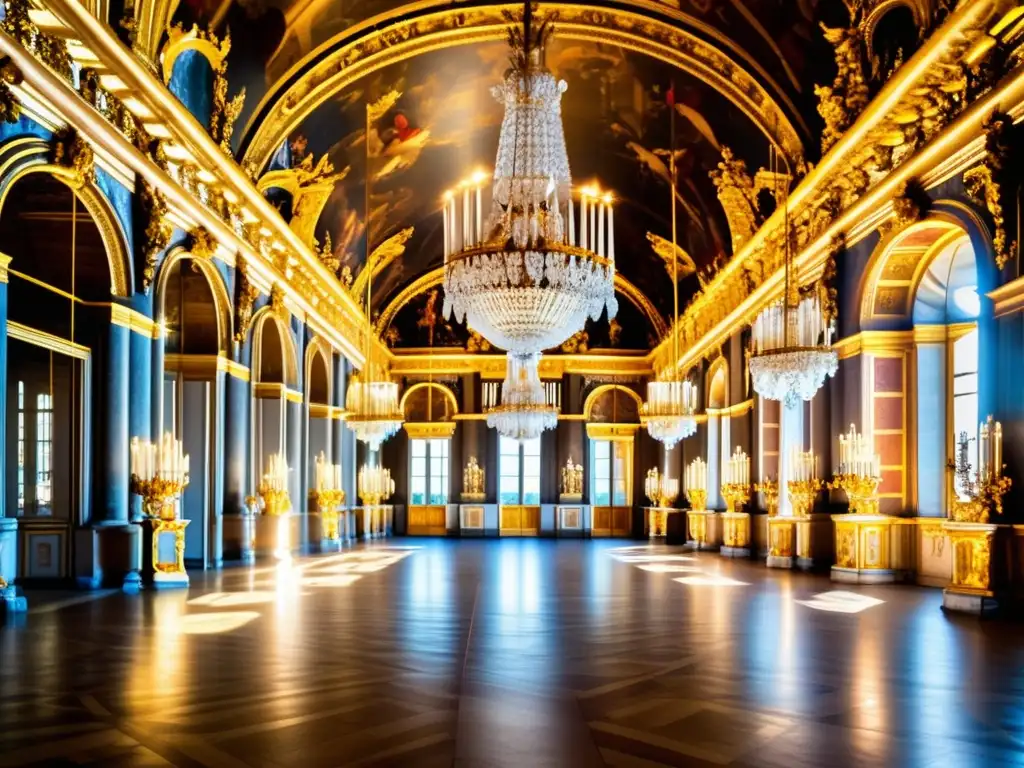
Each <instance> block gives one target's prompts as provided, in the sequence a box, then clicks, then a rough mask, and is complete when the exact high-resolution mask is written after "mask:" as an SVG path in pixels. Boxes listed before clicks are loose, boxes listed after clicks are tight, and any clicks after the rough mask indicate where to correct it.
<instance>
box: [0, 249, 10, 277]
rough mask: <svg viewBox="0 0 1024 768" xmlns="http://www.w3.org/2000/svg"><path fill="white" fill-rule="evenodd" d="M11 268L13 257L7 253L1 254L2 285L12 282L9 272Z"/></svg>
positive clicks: (0, 271)
mask: <svg viewBox="0 0 1024 768" xmlns="http://www.w3.org/2000/svg"><path fill="white" fill-rule="evenodd" d="M10 266H11V257H10V256H8V255H7V254H6V253H0V283H4V284H6V283H7V282H8V281H9V280H10V275H9V274H8V270H9V269H10Z"/></svg>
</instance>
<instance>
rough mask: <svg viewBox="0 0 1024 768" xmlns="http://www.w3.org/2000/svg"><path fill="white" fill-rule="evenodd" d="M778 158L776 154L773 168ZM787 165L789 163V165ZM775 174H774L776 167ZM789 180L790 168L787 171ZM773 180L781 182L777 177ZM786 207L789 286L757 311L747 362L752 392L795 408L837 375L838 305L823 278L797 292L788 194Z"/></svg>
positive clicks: (787, 280)
mask: <svg viewBox="0 0 1024 768" xmlns="http://www.w3.org/2000/svg"><path fill="white" fill-rule="evenodd" d="M776 158H777V155H776V154H775V152H774V148H773V151H772V160H773V163H772V164H773V165H776V164H777V159H776ZM787 165H788V164H787ZM773 170H775V169H774V168H773ZM786 173H787V176H788V174H789V169H788V167H787V169H786ZM775 178H776V179H779V178H781V175H780V174H778V173H776V174H775ZM786 201H787V202H786V203H784V206H785V207H784V209H783V213H784V217H783V221H784V224H783V233H784V237H783V240H784V242H785V245H784V248H785V284H784V289H783V295H782V298H781V299H778V300H776V301H774V302H772V303H771V304H769V305H768V306H767V307H765V308H764V309H762V310H761V312H760V313H758V315H757V317H756V318H755V320H754V323H753V325H752V326H751V332H752V339H751V347H752V349H751V355H750V362H749V364H748V365H749V369H750V378H751V383H752V384H753V386H754V391H755V392H757V394H759V395H760V396H761V397H764V398H766V399H768V400H779V401H781V402H782V403H784V404H785V405H786V406H792V405H795V404H796V403H798V402H800V401H802V400H810V399H811V398H812V397H814V394H815V393H816V392H817V391H818V390H819V389H821V385H822V384H824V383H825V379H826V377H829V376H833V375H835V372H836V370H837V369H838V367H839V357H838V355H836V352H835V350H834V349H832V332H833V324H832V321H833V318H834V316H835V307H834V302H833V301H832V300H831V299H830V298H829V296H828V291H827V289H826V288H825V286H824V283H825V277H823V278H822V280H821V281H819V283H818V284H817V285H815V286H813V287H811V288H809V289H807V290H801V289H800V288H799V281H798V280H797V275H796V274H794V272H795V268H794V266H793V263H792V262H793V257H792V254H791V252H790V247H789V207H788V196H787V198H786Z"/></svg>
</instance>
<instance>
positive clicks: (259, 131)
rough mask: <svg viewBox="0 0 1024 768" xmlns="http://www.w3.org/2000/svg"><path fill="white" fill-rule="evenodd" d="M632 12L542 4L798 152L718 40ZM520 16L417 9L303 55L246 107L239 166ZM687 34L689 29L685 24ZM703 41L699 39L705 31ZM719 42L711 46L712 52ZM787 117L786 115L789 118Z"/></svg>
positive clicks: (500, 9)
mask: <svg viewBox="0 0 1024 768" xmlns="http://www.w3.org/2000/svg"><path fill="white" fill-rule="evenodd" d="M635 7H636V9H637V10H636V11H633V10H624V9H615V10H610V9H603V8H595V7H593V6H584V5H573V4H569V3H557V2H556V3H548V4H545V6H544V9H545V10H546V11H551V12H554V13H557V14H558V23H557V26H558V35H559V37H560V38H562V39H566V40H585V41H590V42H596V43H603V44H608V45H616V46H620V47H622V48H626V49H629V50H632V51H636V52H638V53H641V54H644V55H647V56H651V57H654V58H656V59H660V60H662V61H664V62H666V63H668V64H670V65H672V66H675V67H678V68H679V69H681V70H683V71H686V72H688V73H690V74H692V75H693V76H694V77H696V78H698V79H700V80H702V81H704V82H706V83H708V84H709V85H710V86H711V87H712V88H714V89H715V90H717V91H718V92H719V93H721V94H722V95H723V96H725V97H726V98H728V99H729V100H730V101H732V102H733V103H734V104H735V105H736V106H737V107H738V108H739V109H740V110H741V111H743V113H744V114H746V115H747V117H748V118H750V120H751V122H753V123H754V124H755V125H756V126H758V128H759V129H760V130H761V131H762V132H763V133H764V134H765V136H766V137H768V139H769V140H770V141H771V142H772V143H773V144H775V145H776V147H778V148H779V150H780V151H781V152H783V153H784V154H785V155H786V156H787V157H788V158H789V159H790V161H791V162H792V163H793V164H794V165H795V164H796V163H797V162H798V161H799V160H800V159H801V158H802V157H803V144H802V142H801V140H800V137H799V134H798V133H797V131H796V129H795V128H794V127H793V126H792V124H791V122H790V120H789V118H788V117H787V115H786V113H785V112H784V111H783V110H782V109H781V108H780V107H779V106H778V104H777V103H776V101H775V99H774V98H773V97H772V94H770V93H769V92H768V91H767V90H766V89H765V88H764V87H763V86H762V85H761V84H760V83H761V80H764V79H766V78H765V77H764V75H763V73H758V76H755V75H753V74H751V72H752V71H755V70H756V65H755V64H752V63H749V62H748V63H747V65H746V66H744V65H741V64H739V63H738V62H737V60H736V59H735V58H733V57H732V56H730V55H729V54H727V53H726V52H725V51H726V45H725V44H724V41H722V40H717V41H714V37H711V38H707V37H701V36H698V35H696V34H694V33H693V32H691V31H689V30H688V29H685V28H683V26H684V25H687V24H688V23H689V22H690V21H692V20H690V19H689V17H686V16H685V15H682V14H676V15H678V16H679V18H678V19H673V20H672V21H669V20H666V19H663V18H661V17H660V14H661V12H662V10H664V11H665V12H666V14H667V12H668V9H667V8H665V9H661V8H656V7H653V6H651V5H649V4H648V5H643V4H641V3H636V4H635ZM507 14H511V18H513V19H517V18H520V17H521V14H522V6H521V5H512V4H509V5H489V6H463V5H458V6H454V7H451V6H446V7H439V6H438V5H435V4H431V3H422V4H418V5H415V6H412V7H411V8H410V7H409V6H402V8H400V9H396V10H395V11H393V12H389V13H386V14H381V15H378V16H375V17H373V18H371V19H367V20H366V21H363V22H361V23H359V24H357V25H354V26H353V27H351V28H349V29H347V30H346V31H345V32H343V33H342V34H341V35H339V36H338V37H336V38H334V39H333V40H331V41H329V42H327V43H325V44H324V45H322V46H320V47H319V48H317V49H316V50H315V51H313V52H312V53H310V54H309V55H308V56H307V57H306V58H305V59H303V61H302V62H300V63H299V64H298V65H296V66H295V67H294V68H293V69H292V70H291V71H290V72H289V73H288V74H287V75H286V76H284V77H282V78H281V80H280V81H279V82H282V83H284V84H285V85H284V86H282V87H281V88H278V89H274V90H272V91H271V92H270V93H268V95H267V96H266V97H264V99H263V101H262V102H261V104H260V105H259V106H258V107H257V108H256V110H255V111H254V113H253V116H252V118H251V119H250V123H249V125H247V126H246V130H245V138H244V140H243V141H244V145H245V155H244V158H243V165H244V166H245V167H256V168H263V167H265V166H266V164H267V162H268V160H269V158H270V156H271V154H272V153H273V152H275V151H276V150H277V148H278V147H279V146H280V144H281V142H282V141H284V139H285V137H287V136H288V135H289V133H291V132H292V131H294V130H295V129H296V128H298V127H299V125H301V123H302V121H303V120H305V118H306V117H307V116H308V115H309V114H311V113H312V112H313V110H315V109H316V108H317V107H318V106H319V105H320V104H322V103H324V102H325V101H327V100H329V99H331V98H332V97H333V96H334V95H335V94H337V93H338V92H340V91H341V90H342V89H344V88H346V87H348V86H350V85H352V84H353V83H355V82H356V81H358V80H359V79H360V78H363V77H366V76H367V75H370V74H372V73H374V72H376V71H378V70H380V69H381V68H383V67H386V66H389V65H391V64H395V63H397V62H401V61H404V60H406V59H408V58H410V57H413V56H416V55H418V54H422V53H426V52H428V51H433V50H439V49H444V48H450V47H455V46H460V45H469V44H472V43H480V42H488V41H492V40H504V39H505V36H506V34H507V28H508V24H509V22H508V16H507ZM691 26H692V25H691ZM705 32H706V31H705ZM716 42H717V43H719V44H716ZM793 111H794V112H795V110H793Z"/></svg>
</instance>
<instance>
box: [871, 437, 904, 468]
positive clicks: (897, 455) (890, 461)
mask: <svg viewBox="0 0 1024 768" xmlns="http://www.w3.org/2000/svg"><path fill="white" fill-rule="evenodd" d="M875 450H876V451H878V455H879V456H881V457H882V466H883V467H885V466H888V467H893V466H903V435H875Z"/></svg>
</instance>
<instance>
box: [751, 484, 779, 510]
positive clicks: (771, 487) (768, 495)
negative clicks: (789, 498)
mask: <svg viewBox="0 0 1024 768" xmlns="http://www.w3.org/2000/svg"><path fill="white" fill-rule="evenodd" d="M754 491H755V492H757V493H760V494H762V495H763V496H764V505H765V506H766V507H767V508H768V517H775V516H776V515H777V514H779V481H778V480H774V479H772V478H768V479H767V480H765V481H764V482H761V483H757V484H756V485H755V486H754Z"/></svg>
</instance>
